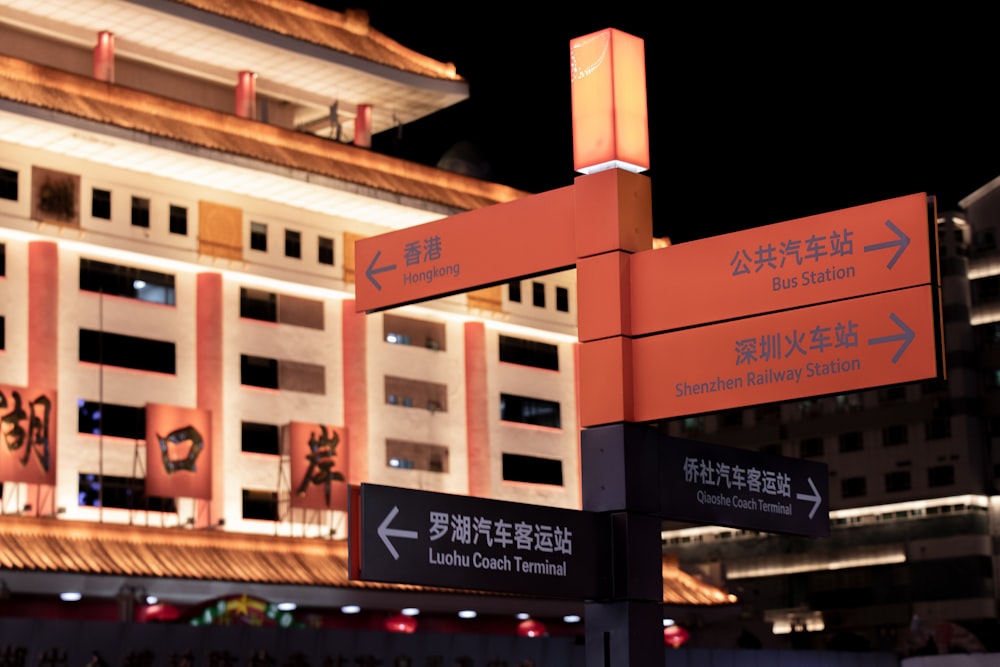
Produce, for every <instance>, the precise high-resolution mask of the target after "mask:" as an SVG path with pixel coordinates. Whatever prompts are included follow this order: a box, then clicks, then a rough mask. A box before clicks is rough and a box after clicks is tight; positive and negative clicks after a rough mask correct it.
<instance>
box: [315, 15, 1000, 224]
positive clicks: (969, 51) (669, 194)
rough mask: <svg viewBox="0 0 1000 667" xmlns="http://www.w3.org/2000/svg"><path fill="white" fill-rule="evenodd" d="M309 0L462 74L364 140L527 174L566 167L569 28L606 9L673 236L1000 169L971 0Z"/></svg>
mask: <svg viewBox="0 0 1000 667" xmlns="http://www.w3.org/2000/svg"><path fill="white" fill-rule="evenodd" d="M319 4H323V5H324V6H327V7H329V8H331V9H336V10H338V11H343V10H344V9H345V8H347V7H348V6H351V7H360V8H364V9H367V10H368V13H369V17H370V22H371V25H372V27H374V28H375V29H376V30H378V31H380V32H382V33H384V34H385V35H387V36H388V37H390V38H392V39H394V40H396V41H397V42H399V43H401V44H403V45H404V46H407V47H409V48H412V49H414V50H416V51H418V52H420V53H423V54H425V55H428V56H430V57H432V58H435V59H437V60H441V61H446V62H454V63H455V64H456V67H457V70H458V73H459V74H460V75H462V76H463V77H464V78H465V79H466V80H467V81H468V82H469V85H470V99H469V100H468V101H466V102H463V103H461V104H458V105H456V106H454V107H452V108H450V109H447V110H445V111H442V112H440V113H438V114H435V116H433V117H430V118H428V119H425V120H423V121H419V122H416V123H412V124H410V125H407V126H405V127H404V128H403V130H402V140H401V141H400V142H398V143H397V142H396V140H395V135H394V134H393V133H389V134H385V133H383V134H382V135H380V136H378V137H376V139H375V147H376V148H377V149H379V150H383V151H385V152H390V151H391V152H394V153H395V154H397V155H400V156H401V157H405V158H408V159H412V160H415V161H418V162H423V163H427V164H435V163H436V162H437V161H438V160H439V159H440V158H441V156H442V155H443V154H444V152H445V151H446V150H448V149H449V148H450V147H452V146H453V145H455V144H456V143H458V142H460V141H469V142H472V143H473V144H474V145H475V146H476V147H477V148H478V150H479V152H480V153H481V154H482V155H483V156H484V158H485V159H486V160H487V161H488V162H489V164H490V166H491V172H490V174H489V178H490V180H494V181H497V182H500V183H504V184H507V185H511V186H513V187H517V188H520V189H523V190H527V191H529V192H541V191H544V190H549V189H552V188H556V187H561V186H563V185H568V184H570V183H571V182H572V179H573V177H574V173H573V167H572V157H573V156H572V143H571V141H572V130H571V126H570V94H569V41H570V40H571V39H572V38H574V37H578V36H581V35H585V34H588V33H591V32H594V31H596V30H601V29H603V28H608V27H613V28H617V29H619V30H623V31H625V32H628V33H631V34H633V35H637V36H639V37H642V38H643V39H644V40H645V49H646V80H647V90H648V93H647V95H648V107H649V134H650V140H651V149H650V150H651V163H652V167H651V169H650V170H649V172H647V173H648V174H649V176H650V178H651V179H652V183H653V210H654V227H655V232H656V233H657V234H658V235H666V236H670V237H671V238H672V239H673V241H674V242H682V241H687V240H692V239H696V238H702V237H705V236H711V235H715V234H720V233H725V232H727V231H731V230H735V229H743V228H748V227H756V226H760V225H764V224H769V223H773V222H781V221H784V220H790V219H794V218H798V217H802V216H806V215H812V214H816V213H823V212H825V211H830V210H834V209H839V208H845V207H848V206H854V205H858V204H864V203H868V202H872V201H878V200H880V199H886V198H889V197H895V196H900V195H906V194H912V193H915V192H927V193H929V194H934V195H936V196H937V198H938V209H939V210H947V209H952V208H955V207H957V206H958V202H959V200H960V199H961V198H962V197H964V196H966V195H968V194H970V193H971V192H972V191H974V190H975V189H976V188H978V187H980V186H982V185H984V184H986V183H987V182H989V181H990V180H992V179H993V178H995V177H997V176H1000V102H998V101H997V100H996V99H995V98H996V94H995V93H994V89H995V85H994V82H995V80H996V72H997V69H998V68H997V65H996V62H997V57H996V54H995V53H991V50H990V49H991V47H990V44H991V43H992V42H993V40H992V39H989V37H990V36H989V35H988V34H987V30H988V29H989V28H988V26H989V25H991V18H990V17H989V16H988V15H987V13H986V10H985V9H983V10H978V11H981V12H983V13H982V14H981V15H980V14H977V13H976V11H973V10H968V11H966V10H955V9H952V10H947V11H946V12H942V11H940V10H936V11H935V12H934V13H932V12H927V13H924V14H921V13H919V12H916V11H912V12H909V13H907V14H903V15H892V16H888V15H883V14H882V13H879V12H871V11H867V12H864V13H862V12H852V11H851V10H850V9H845V8H844V5H843V4H837V5H833V4H830V5H825V4H816V3H811V4H809V5H807V6H805V5H803V6H801V8H800V9H797V10H796V9H792V10H789V9H788V7H785V8H784V9H785V11H782V12H779V11H778V10H777V9H773V8H772V9H767V8H761V6H760V5H759V4H757V3H740V4H738V5H736V6H732V5H735V4H736V3H700V4H698V6H697V7H693V6H688V5H684V6H675V5H671V4H666V5H664V4H660V3H643V4H642V5H640V4H639V3H632V2H625V1H618V2H616V1H612V2H607V3H604V5H603V6H601V7H599V8H597V9H590V10H588V9H586V8H585V7H582V6H581V7H571V8H566V7H562V6H560V7H558V8H550V6H549V5H548V4H547V3H542V2H536V3H534V4H528V3H520V2H519V3H506V4H493V5H485V4H480V3H472V2H465V3H456V4H451V3H433V2H408V3H395V2H392V3H390V2H384V1H376V0H371V1H369V2H367V4H366V3H365V2H364V1H363V0H359V1H358V2H356V3H352V4H343V3H333V2H325V3H319ZM581 4H582V3H581Z"/></svg>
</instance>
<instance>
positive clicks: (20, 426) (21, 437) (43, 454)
mask: <svg viewBox="0 0 1000 667" xmlns="http://www.w3.org/2000/svg"><path fill="white" fill-rule="evenodd" d="M56 424H57V421H56V392H55V390H54V389H48V390H46V389H39V388H36V387H11V386H7V385H0V439H2V443H0V482H24V483H26V484H46V485H49V486H54V485H55V483H56Z"/></svg>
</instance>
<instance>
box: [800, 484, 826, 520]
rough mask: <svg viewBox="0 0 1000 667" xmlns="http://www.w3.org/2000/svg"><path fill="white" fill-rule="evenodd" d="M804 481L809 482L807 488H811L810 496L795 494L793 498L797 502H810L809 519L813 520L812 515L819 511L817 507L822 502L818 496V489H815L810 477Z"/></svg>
mask: <svg viewBox="0 0 1000 667" xmlns="http://www.w3.org/2000/svg"><path fill="white" fill-rule="evenodd" d="M806 481H807V482H809V486H810V487H812V490H813V492H812V495H809V494H808V493H796V494H795V497H796V498H797V499H798V500H808V501H811V502H812V504H813V506H812V509H811V510H809V518H810V519H811V518H813V515H814V514H816V510H818V509H819V505H820V503H821V502H822V501H823V496H821V495H819V489H817V488H816V485H815V484H814V483H813V478H812V477H807V478H806Z"/></svg>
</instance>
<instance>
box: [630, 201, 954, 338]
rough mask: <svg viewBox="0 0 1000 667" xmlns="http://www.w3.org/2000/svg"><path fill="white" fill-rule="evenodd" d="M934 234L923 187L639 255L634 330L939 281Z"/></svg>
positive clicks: (633, 277) (633, 268)
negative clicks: (841, 208) (915, 192)
mask: <svg viewBox="0 0 1000 667" xmlns="http://www.w3.org/2000/svg"><path fill="white" fill-rule="evenodd" d="M935 231H936V229H935V221H934V210H933V205H930V204H929V203H928V198H927V195H925V194H915V195H909V196H906V197H898V198H896V199H888V200H885V201H881V202H876V203H873V204H866V205H864V206H856V207H853V208H848V209H843V210H840V211H834V212H832V213H824V214H822V215H814V216H810V217H807V218H801V219H799V220H792V221H789V222H781V223H778V224H774V225H768V226H765V227H758V228H755V229H750V230H747V231H743V232H735V233H731V234H725V235H723V236H715V237H712V238H708V239H704V240H700V241H691V242H688V243H681V244H678V245H676V246H668V247H666V248H661V249H657V250H651V251H647V252H641V253H636V254H635V255H633V256H632V257H631V259H630V264H629V271H630V282H631V294H632V300H631V326H632V330H631V335H633V336H642V335H645V334H649V333H657V332H660V331H670V330H673V329H680V328H684V327H689V326H696V325H700V324H707V323H711V322H721V321H724V320H730V319H736V318H740V317H747V316H750V315H759V314H762V313H768V312H773V311H777V310H785V309H788V308H798V307H801V306H807V305H812V304H817V303H825V302H827V301H836V300H839V299H847V298H852V297H856V296H862V295H865V294H873V293H875V292H884V291H888V290H894V289H900V288H903V287H915V286H917V285H927V284H937V283H938V277H937V271H936V267H937V261H936V250H937V245H936V236H935Z"/></svg>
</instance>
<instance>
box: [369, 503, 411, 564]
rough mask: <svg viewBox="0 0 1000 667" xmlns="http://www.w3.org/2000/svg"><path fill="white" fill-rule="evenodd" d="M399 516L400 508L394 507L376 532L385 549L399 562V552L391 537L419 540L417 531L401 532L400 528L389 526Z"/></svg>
mask: <svg viewBox="0 0 1000 667" xmlns="http://www.w3.org/2000/svg"><path fill="white" fill-rule="evenodd" d="M397 514H399V507H397V506H396V505H393V506H392V509H391V510H390V511H389V513H388V514H386V515H385V518H384V519H382V523H380V524H379V525H378V530H377V531H376V532H377V533H378V536H379V537H380V538H382V542H383V543H384V544H385V548H386V549H388V550H389V553H390V554H392V558H393V560H399V552H398V551H396V547H395V546H393V544H392V541H391V540H390V539H389V538H390V537H402V538H405V539H408V540H415V539H417V531H415V530H400V529H399V528H390V527H389V524H390V523H392V520H393V519H395V518H396V515H397Z"/></svg>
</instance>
